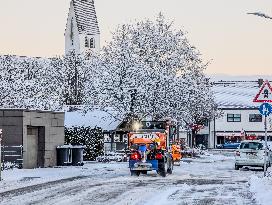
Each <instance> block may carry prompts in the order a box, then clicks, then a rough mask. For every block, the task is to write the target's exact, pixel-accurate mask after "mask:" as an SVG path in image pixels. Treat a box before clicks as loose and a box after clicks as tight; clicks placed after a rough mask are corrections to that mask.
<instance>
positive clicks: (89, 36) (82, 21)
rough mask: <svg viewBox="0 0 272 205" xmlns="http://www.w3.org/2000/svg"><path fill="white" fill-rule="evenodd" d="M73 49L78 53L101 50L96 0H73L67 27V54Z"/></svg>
mask: <svg viewBox="0 0 272 205" xmlns="http://www.w3.org/2000/svg"><path fill="white" fill-rule="evenodd" d="M72 49H74V50H75V52H76V53H78V54H79V53H86V52H90V51H95V52H99V50H100V31H99V27H98V22H97V17H96V12H95V6H94V0H71V3H70V9H69V15H68V18H67V23H66V29H65V54H67V53H68V52H69V51H70V50H72Z"/></svg>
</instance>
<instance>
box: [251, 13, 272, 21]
mask: <svg viewBox="0 0 272 205" xmlns="http://www.w3.org/2000/svg"><path fill="white" fill-rule="evenodd" d="M247 14H249V15H255V16H259V17H262V18H266V19H272V17H271V16H268V15H266V14H264V13H261V12H249V13H247Z"/></svg>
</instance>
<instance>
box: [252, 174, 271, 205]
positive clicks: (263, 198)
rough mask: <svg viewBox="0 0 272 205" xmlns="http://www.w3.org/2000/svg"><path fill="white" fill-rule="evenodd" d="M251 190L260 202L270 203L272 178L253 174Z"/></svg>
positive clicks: (264, 204)
mask: <svg viewBox="0 0 272 205" xmlns="http://www.w3.org/2000/svg"><path fill="white" fill-rule="evenodd" d="M250 191H251V192H252V193H253V194H254V196H255V198H256V200H257V202H258V203H260V204H263V205H266V204H269V201H271V199H272V178H271V177H262V178H261V177H257V176H252V177H251V178H250Z"/></svg>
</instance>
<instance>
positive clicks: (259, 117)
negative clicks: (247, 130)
mask: <svg viewBox="0 0 272 205" xmlns="http://www.w3.org/2000/svg"><path fill="white" fill-rule="evenodd" d="M262 120H263V117H262V115H261V114H249V122H262Z"/></svg>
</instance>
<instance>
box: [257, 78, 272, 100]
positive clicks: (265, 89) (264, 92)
mask: <svg viewBox="0 0 272 205" xmlns="http://www.w3.org/2000/svg"><path fill="white" fill-rule="evenodd" d="M253 102H272V87H271V85H270V83H269V82H268V80H266V81H265V82H264V83H263V85H262V87H261V89H260V91H259V92H258V94H257V95H256V96H255V98H254V100H253Z"/></svg>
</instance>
